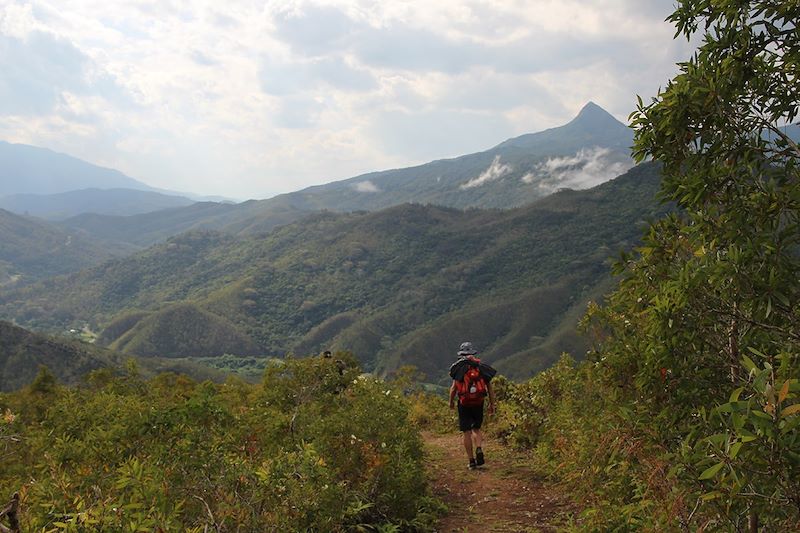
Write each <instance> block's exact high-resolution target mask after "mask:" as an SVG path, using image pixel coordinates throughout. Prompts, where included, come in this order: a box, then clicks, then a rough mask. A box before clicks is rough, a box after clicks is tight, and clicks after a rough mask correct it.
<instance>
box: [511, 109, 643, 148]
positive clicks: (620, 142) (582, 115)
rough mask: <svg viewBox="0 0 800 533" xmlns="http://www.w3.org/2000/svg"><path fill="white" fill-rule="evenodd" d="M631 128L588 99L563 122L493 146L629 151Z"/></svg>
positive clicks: (631, 135)
mask: <svg viewBox="0 0 800 533" xmlns="http://www.w3.org/2000/svg"><path fill="white" fill-rule="evenodd" d="M632 143H633V131H632V130H631V129H630V128H628V126H626V125H625V124H623V123H622V122H620V121H619V120H617V119H616V118H614V116H613V115H611V113H609V112H608V111H606V110H605V109H603V108H602V107H600V106H599V105H597V104H595V103H594V102H589V103H587V104H586V105H585V106H583V108H582V109H581V110H580V112H579V113H578V115H577V116H576V117H575V118H573V119H572V120H571V121H569V122H568V123H566V124H564V125H563V126H558V127H556V128H550V129H549V130H544V131H540V132H539V133H528V134H526V135H521V136H519V137H515V138H513V139H509V140H507V141H505V142H503V143H500V144H499V145H498V146H497V147H496V148H512V147H513V148H515V149H522V150H537V151H539V152H541V154H542V155H564V154H568V153H570V152H576V151H578V150H580V149H581V148H589V147H592V146H599V147H606V148H614V149H618V150H623V151H625V152H628V150H629V149H630V146H631V144H632Z"/></svg>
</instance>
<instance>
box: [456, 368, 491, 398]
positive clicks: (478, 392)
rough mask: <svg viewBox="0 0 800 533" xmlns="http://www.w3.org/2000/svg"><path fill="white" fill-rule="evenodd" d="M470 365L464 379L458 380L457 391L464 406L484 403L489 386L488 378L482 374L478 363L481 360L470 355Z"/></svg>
mask: <svg viewBox="0 0 800 533" xmlns="http://www.w3.org/2000/svg"><path fill="white" fill-rule="evenodd" d="M468 359H469V362H470V364H469V367H468V368H467V371H466V372H464V379H462V380H461V381H456V392H458V402H459V403H460V404H461V405H463V406H464V407H474V406H478V405H483V399H484V398H485V397H486V394H487V392H488V387H487V385H486V378H484V377H483V374H481V371H480V368H479V367H478V364H479V363H480V361H479V360H478V359H476V358H474V357H469V358H468Z"/></svg>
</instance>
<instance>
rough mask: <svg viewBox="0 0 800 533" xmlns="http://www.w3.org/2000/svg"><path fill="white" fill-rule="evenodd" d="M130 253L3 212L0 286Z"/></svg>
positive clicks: (125, 247)
mask: <svg viewBox="0 0 800 533" xmlns="http://www.w3.org/2000/svg"><path fill="white" fill-rule="evenodd" d="M130 251H132V247H131V246H129V245H124V244H113V245H112V244H101V243H100V242H99V241H97V240H95V239H92V238H90V237H88V236H87V235H85V234H84V233H82V232H80V231H75V230H62V229H60V228H57V227H55V226H53V225H51V224H48V223H46V222H44V221H41V220H38V219H35V218H30V217H24V216H19V215H15V214H13V213H10V212H8V211H4V210H2V209H0V287H3V286H4V285H10V284H19V283H30V282H32V281H35V280H38V279H43V278H47V277H51V276H57V275H59V274H66V273H69V272H75V271H78V270H81V269H83V268H87V267H90V266H93V265H97V264H100V263H102V262H104V261H107V260H109V259H111V258H112V257H115V256H119V255H123V254H125V253H127V252H130Z"/></svg>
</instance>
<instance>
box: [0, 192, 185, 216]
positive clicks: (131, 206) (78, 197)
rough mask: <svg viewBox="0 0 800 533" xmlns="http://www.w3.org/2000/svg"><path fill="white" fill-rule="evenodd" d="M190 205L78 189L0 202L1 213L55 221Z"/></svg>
mask: <svg viewBox="0 0 800 533" xmlns="http://www.w3.org/2000/svg"><path fill="white" fill-rule="evenodd" d="M193 203H194V201H192V200H190V199H188V198H185V197H183V196H171V195H166V194H162V193H158V192H152V191H140V190H136V189H81V190H77V191H69V192H62V193H55V194H12V195H10V196H5V197H2V198H0V209H6V210H8V211H12V212H14V213H17V214H25V215H30V216H35V217H39V218H43V219H46V220H54V221H55V220H64V219H66V218H71V217H74V216H78V215H81V214H83V213H97V214H101V215H118V216H130V215H138V214H143V213H150V212H153V211H160V210H162V209H169V208H171V207H185V206H188V205H191V204H193Z"/></svg>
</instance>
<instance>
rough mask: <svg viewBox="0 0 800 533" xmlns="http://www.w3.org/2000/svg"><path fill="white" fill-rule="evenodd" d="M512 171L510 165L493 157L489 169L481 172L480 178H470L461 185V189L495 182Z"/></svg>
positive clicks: (497, 157)
mask: <svg viewBox="0 0 800 533" xmlns="http://www.w3.org/2000/svg"><path fill="white" fill-rule="evenodd" d="M513 170H514V169H513V168H511V166H510V165H507V164H505V163H501V162H500V156H499V155H496V156H494V160H493V161H492V164H491V165H489V168H487V169H486V170H484V171H483V172H481V174H480V176H478V177H476V178H472V179H471V180H469V181H468V182H466V183H464V184H463V185H461V189H472V188H473V187H478V186H480V185H483V184H485V183H488V182H490V181H496V180H499V179H500V178H502V177H503V176H505V175H507V174H510V173H511V172H512V171H513Z"/></svg>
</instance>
